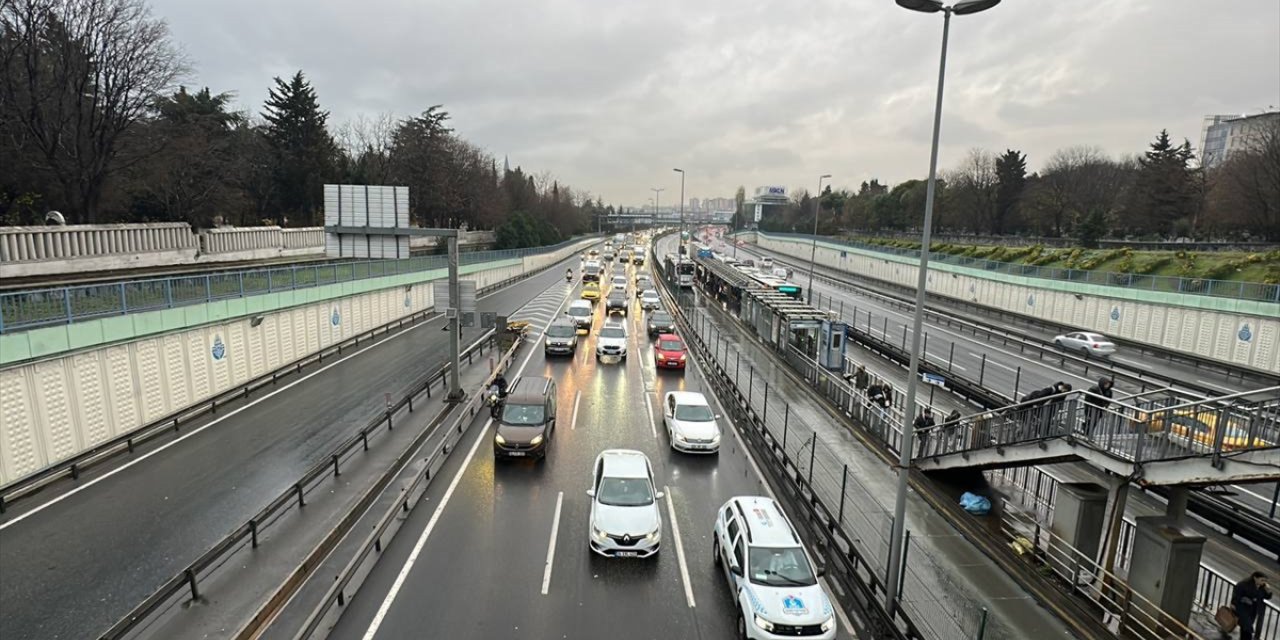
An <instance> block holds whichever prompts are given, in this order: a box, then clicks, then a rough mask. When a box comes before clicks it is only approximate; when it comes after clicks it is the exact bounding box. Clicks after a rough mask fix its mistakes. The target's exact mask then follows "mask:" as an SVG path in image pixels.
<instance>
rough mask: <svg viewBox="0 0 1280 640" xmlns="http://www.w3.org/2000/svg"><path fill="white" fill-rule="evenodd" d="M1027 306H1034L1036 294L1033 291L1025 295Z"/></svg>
mask: <svg viewBox="0 0 1280 640" xmlns="http://www.w3.org/2000/svg"><path fill="white" fill-rule="evenodd" d="M1027 306H1028V307H1034V306H1036V294H1034V293H1033V294H1031V295H1029V296H1027Z"/></svg>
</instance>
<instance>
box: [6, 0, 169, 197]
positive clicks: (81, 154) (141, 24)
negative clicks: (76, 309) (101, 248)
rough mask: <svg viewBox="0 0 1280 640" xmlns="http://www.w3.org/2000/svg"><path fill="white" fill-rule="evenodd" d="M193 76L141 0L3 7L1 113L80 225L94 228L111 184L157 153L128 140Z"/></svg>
mask: <svg viewBox="0 0 1280 640" xmlns="http://www.w3.org/2000/svg"><path fill="white" fill-rule="evenodd" d="M186 68H187V66H186V64H185V61H184V60H183V58H182V56H181V54H180V53H179V52H178V50H177V48H176V47H174V45H173V44H172V43H171V41H170V39H169V29H168V26H167V25H166V24H165V23H164V22H163V21H161V20H158V19H156V18H153V17H152V16H151V13H150V11H149V10H148V8H147V6H146V5H145V4H144V3H143V2H142V0H6V1H5V2H3V3H2V4H0V70H2V73H0V77H2V79H0V82H2V83H3V84H0V93H3V94H4V95H5V97H4V98H3V104H0V108H3V111H4V114H5V115H4V117H5V118H12V119H13V120H14V122H16V123H17V124H18V125H19V126H18V127H17V128H18V129H19V130H21V131H22V132H23V133H24V134H25V135H26V139H25V141H24V142H25V143H26V144H28V145H29V146H30V147H32V148H34V149H35V150H36V151H37V153H35V154H31V156H32V157H38V158H39V160H40V162H42V163H43V164H44V165H45V167H43V168H45V169H47V170H48V171H49V172H51V173H52V175H53V176H54V177H55V178H56V180H57V182H58V184H60V185H61V187H62V189H63V191H64V195H65V198H66V201H67V202H68V203H69V204H70V205H71V206H72V208H73V210H72V211H71V212H70V213H71V215H70V216H69V217H71V218H72V219H73V220H76V221H81V222H93V221H94V220H95V219H96V218H97V215H98V206H99V201H100V200H101V197H102V191H103V183H104V182H105V181H106V178H107V176H108V175H110V174H111V173H113V172H115V171H118V170H120V169H123V168H125V167H127V166H129V165H130V164H132V163H133V162H136V161H137V160H138V159H139V158H141V157H145V156H146V155H147V153H148V152H149V151H150V150H149V149H148V148H147V145H145V144H138V145H130V144H126V136H125V134H126V132H128V131H129V129H130V128H131V127H133V126H134V125H135V124H136V123H137V122H138V121H139V120H140V119H141V118H142V117H143V116H144V115H146V113H147V110H148V108H149V107H150V106H151V104H152V102H153V101H154V100H155V98H156V97H157V96H159V95H161V94H163V93H165V92H166V91H167V90H168V89H170V88H172V87H173V85H174V82H175V81H176V79H177V78H178V77H179V76H180V75H181V74H182V73H184V72H185V71H186Z"/></svg>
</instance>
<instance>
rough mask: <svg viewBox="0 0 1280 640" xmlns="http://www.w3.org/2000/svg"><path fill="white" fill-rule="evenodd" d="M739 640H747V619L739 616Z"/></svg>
mask: <svg viewBox="0 0 1280 640" xmlns="http://www.w3.org/2000/svg"><path fill="white" fill-rule="evenodd" d="M737 637H738V640H747V619H746V618H745V617H743V615H742V614H741V613H739V614H738V636H737Z"/></svg>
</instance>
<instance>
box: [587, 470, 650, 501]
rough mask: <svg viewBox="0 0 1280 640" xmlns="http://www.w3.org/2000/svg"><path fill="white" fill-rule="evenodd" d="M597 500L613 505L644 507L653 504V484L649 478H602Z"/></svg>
mask: <svg viewBox="0 0 1280 640" xmlns="http://www.w3.org/2000/svg"><path fill="white" fill-rule="evenodd" d="M596 500H598V501H599V502H600V504H604V505H609V506H611V507H643V506H645V505H650V504H653V486H652V485H651V484H650V483H649V479H648V478H609V477H605V478H602V479H601V480H600V489H599V490H597V491H596Z"/></svg>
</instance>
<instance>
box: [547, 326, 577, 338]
mask: <svg viewBox="0 0 1280 640" xmlns="http://www.w3.org/2000/svg"><path fill="white" fill-rule="evenodd" d="M576 333H577V330H576V329H574V328H573V327H571V326H569V325H566V324H553V325H551V327H550V328H549V329H547V336H548V337H552V338H571V337H573V336H574V334H576Z"/></svg>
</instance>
